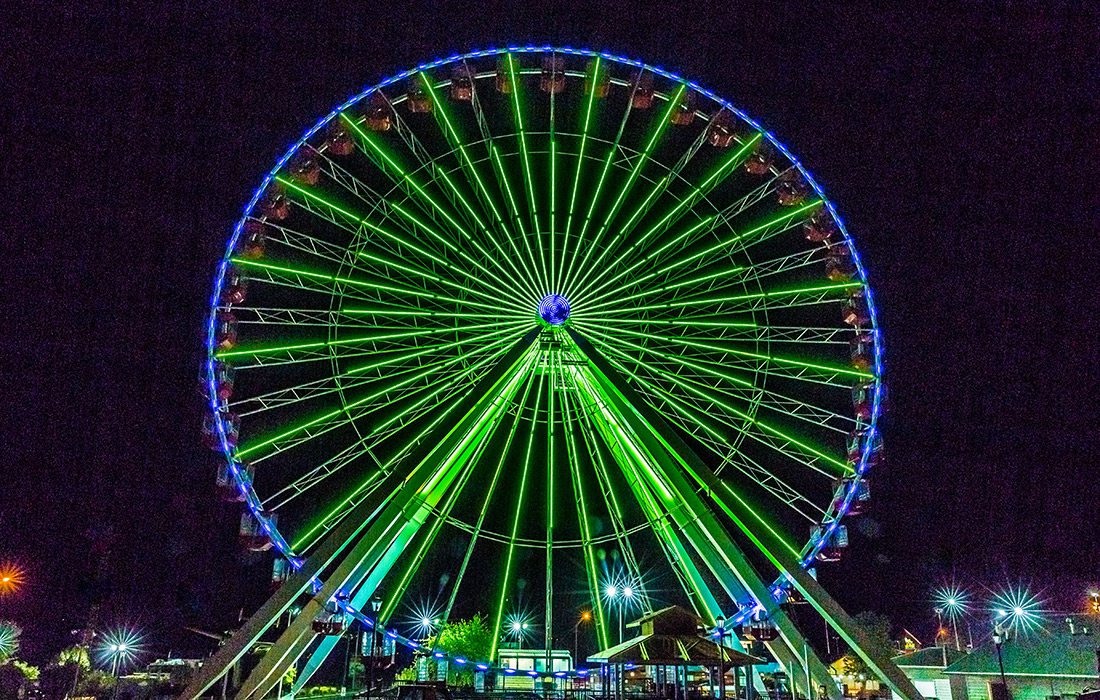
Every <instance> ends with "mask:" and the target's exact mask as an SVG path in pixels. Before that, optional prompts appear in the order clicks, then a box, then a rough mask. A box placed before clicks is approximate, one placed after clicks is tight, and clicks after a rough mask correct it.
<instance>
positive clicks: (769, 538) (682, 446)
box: [568, 328, 922, 700]
mask: <svg viewBox="0 0 1100 700" xmlns="http://www.w3.org/2000/svg"><path fill="white" fill-rule="evenodd" d="M568 331H569V334H570V336H571V337H572V338H573V341H574V342H575V343H576V344H577V346H578V348H579V349H580V350H581V352H583V353H584V354H585V355H586V356H587V357H588V359H589V361H590V362H591V365H592V367H593V368H595V370H596V376H597V377H598V378H599V379H600V382H601V384H602V385H603V387H604V388H605V390H606V391H607V393H608V394H609V395H613V396H615V400H616V401H617V402H619V404H620V407H621V409H622V414H623V416H624V418H627V419H628V420H630V421H631V422H632V423H634V424H636V425H637V426H638V427H639V428H643V429H645V432H649V433H651V434H652V436H653V438H654V439H656V440H658V441H659V442H660V443H661V444H662V445H663V446H664V448H665V450H666V452H667V454H668V455H669V456H670V457H672V458H674V459H675V460H676V461H677V462H678V465H677V466H678V468H679V469H680V470H682V472H683V473H686V474H688V475H690V477H691V478H692V480H693V481H695V483H696V485H697V486H698V487H702V488H703V489H704V490H705V491H706V493H707V495H708V496H709V497H710V498H712V499H714V501H715V503H716V504H717V505H718V506H719V507H720V508H721V509H722V510H723V512H725V514H726V515H727V516H729V517H730V519H731V520H733V521H734V523H735V524H736V525H737V527H738V528H739V529H740V530H741V532H742V533H743V534H744V535H745V536H746V537H748V538H749V540H750V541H752V543H753V544H754V545H755V546H756V547H757V548H758V549H759V550H760V552H761V553H762V554H764V556H765V557H767V558H768V560H769V561H770V562H771V563H772V564H773V565H774V566H775V567H776V568H777V569H778V570H779V572H780V573H781V574H782V575H783V576H785V577H786V578H787V579H788V580H789V581H790V582H791V584H792V585H793V586H794V587H795V589H796V590H798V592H799V593H801V594H802V595H803V597H805V598H806V600H807V601H808V602H809V603H810V604H811V605H812V606H813V608H814V609H815V610H816V611H817V612H818V614H819V615H821V616H822V618H824V619H825V621H826V622H827V623H828V624H829V626H830V627H832V628H833V629H834V630H835V631H836V632H837V634H839V635H840V637H841V638H842V639H843V640H844V641H845V642H846V643H847V644H848V645H849V646H850V647H851V649H852V650H853V651H854V652H855V653H856V654H857V655H858V656H859V657H860V658H861V659H862V660H863V661H864V663H866V664H867V666H868V667H869V668H870V669H871V671H872V672H873V673H874V674H875V675H876V676H878V677H879V678H880V679H882V680H883V681H884V682H885V683H886V684H887V686H888V687H889V688H890V689H891V690H892V691H893V692H894V693H896V694H897V695H898V696H900V697H901V698H903V699H904V700H921V698H922V696H921V694H920V693H919V692H918V691H917V689H916V688H915V687H914V686H913V684H912V682H911V681H910V680H909V678H908V677H906V676H905V674H904V673H902V672H901V669H899V668H898V667H897V666H896V665H895V664H894V662H893V661H892V660H891V659H890V656H889V650H887V649H882V648H879V647H878V646H876V645H875V643H874V642H873V641H872V640H871V639H869V638H868V636H867V635H866V633H864V632H863V630H862V629H861V628H860V627H859V625H858V624H857V623H856V622H855V621H854V620H853V619H852V618H851V616H850V615H848V613H847V612H845V611H844V609H843V608H841V607H840V605H839V604H838V603H837V602H836V601H835V600H833V598H832V596H830V595H829V593H828V592H827V591H826V590H825V588H824V587H823V586H822V585H821V584H819V583H818V582H817V580H816V579H814V578H813V576H811V575H810V574H809V573H808V572H807V571H806V570H805V569H804V568H802V566H801V564H800V562H799V560H798V556H797V552H791V551H790V545H789V544H787V543H786V542H783V541H782V540H781V539H780V537H779V535H778V534H777V533H776V532H774V530H773V529H772V528H770V527H762V528H761V527H758V526H755V525H754V524H752V522H751V521H750V519H749V517H748V515H747V514H746V513H745V506H744V505H743V503H741V502H740V501H739V499H738V498H737V497H736V494H734V493H733V491H732V489H730V488H729V486H728V485H727V484H725V483H724V482H721V481H719V479H718V478H717V477H716V476H715V475H714V473H713V472H711V471H710V469H709V468H708V467H707V466H706V464H705V463H704V462H703V460H702V458H700V457H699V455H698V454H696V453H695V451H694V450H693V449H692V448H691V447H689V446H688V445H687V444H686V443H684V442H683V440H681V439H680V437H679V436H678V435H677V434H676V433H675V431H673V430H672V428H671V427H670V426H669V425H668V424H667V423H665V421H664V419H662V418H661V417H660V416H659V415H658V414H657V413H656V411H653V410H652V409H651V408H649V406H648V405H647V404H646V403H645V402H644V401H643V400H642V399H641V397H640V396H638V395H637V394H636V393H635V392H634V390H633V388H632V387H630V385H628V384H627V383H626V382H625V381H623V380H622V378H621V377H620V376H619V373H618V372H617V371H616V370H615V368H614V367H612V366H611V364H610V363H609V362H607V360H605V359H604V358H603V356H602V355H600V353H599V352H598V351H596V350H595V348H594V347H593V346H592V345H591V344H590V343H588V342H587V341H586V340H585V339H584V338H583V337H581V336H580V334H578V333H577V332H576V331H574V330H573V329H572V328H569V329H568ZM670 471H676V470H675V469H673V470H670ZM731 542H732V540H731Z"/></svg>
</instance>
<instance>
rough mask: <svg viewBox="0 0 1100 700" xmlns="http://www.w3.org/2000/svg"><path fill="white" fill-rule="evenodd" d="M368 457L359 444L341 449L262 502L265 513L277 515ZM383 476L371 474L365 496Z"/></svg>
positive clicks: (366, 485) (368, 454) (366, 482)
mask: <svg viewBox="0 0 1100 700" xmlns="http://www.w3.org/2000/svg"><path fill="white" fill-rule="evenodd" d="M368 456H371V455H370V453H369V452H367V451H366V450H364V449H362V446H361V445H360V444H359V443H358V442H355V443H352V444H350V445H348V446H346V447H344V448H343V449H341V450H340V451H339V452H337V453H336V454H335V455H333V456H332V457H330V458H328V459H326V460H325V461H323V462H321V463H320V464H318V465H317V466H316V467H314V468H312V469H310V470H309V471H308V472H306V473H304V474H302V475H301V476H299V477H298V478H297V479H295V480H294V481H292V482H290V483H288V484H287V485H286V486H283V487H282V488H280V489H279V490H277V491H275V492H274V493H272V494H271V495H270V496H268V497H267V498H265V499H264V500H263V501H262V502H261V505H263V509H264V511H265V512H268V513H277V512H279V510H280V509H282V508H285V507H286V506H288V505H289V504H290V503H291V502H293V501H294V499H296V498H297V497H298V496H301V495H302V494H305V493H309V491H310V489H312V488H314V487H316V486H317V485H319V484H320V483H321V482H323V481H324V480H325V479H327V478H329V477H330V476H333V475H334V474H338V473H340V470H341V469H344V468H345V467H348V466H350V465H352V464H355V463H356V461H358V460H360V459H363V458H365V457H368ZM372 463H373V462H372ZM382 476H383V473H382V471H380V470H377V469H376V470H375V471H373V472H371V473H370V475H369V476H368V477H367V480H366V481H365V482H364V483H363V484H362V490H363V491H366V493H365V494H364V496H369V495H370V493H371V492H372V491H373V490H374V489H375V488H377V487H378V486H379V484H380V482H381V479H382ZM277 499H281V500H277Z"/></svg>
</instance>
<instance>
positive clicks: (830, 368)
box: [596, 324, 875, 380]
mask: <svg viewBox="0 0 1100 700" xmlns="http://www.w3.org/2000/svg"><path fill="white" fill-rule="evenodd" d="M596 327H599V328H603V329H604V330H608V331H612V330H613V332H614V333H622V334H624V335H629V336H633V337H635V338H643V339H653V340H657V341H660V342H665V343H675V344H677V345H684V346H687V347H691V348H699V349H701V350H711V351H714V352H718V353H722V354H725V353H728V354H731V355H737V356H739V357H747V358H749V359H753V360H759V361H761V362H769V363H778V364H783V365H790V366H793V367H801V368H804V369H813V370H818V371H821V372H824V373H826V374H842V375H846V376H850V377H855V378H857V379H864V380H871V379H874V378H875V375H874V374H873V373H871V372H866V371H863V370H859V369H852V368H851V367H840V366H837V365H828V364H821V363H817V362H809V361H806V360H802V359H796V358H793V357H780V356H776V355H770V354H763V353H759V352H751V351H749V350H742V349H738V348H735V347H731V346H729V345H720V344H717V343H711V342H701V341H696V340H692V339H690V338H685V337H683V336H675V335H657V334H654V333H638V332H636V331H631V330H627V329H625V328H619V327H615V328H614V329H612V328H610V327H607V326H603V325H599V324H597V325H596ZM711 337H713V336H711Z"/></svg>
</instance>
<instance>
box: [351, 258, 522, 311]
mask: <svg viewBox="0 0 1100 700" xmlns="http://www.w3.org/2000/svg"><path fill="white" fill-rule="evenodd" d="M357 255H358V256H359V257H361V258H363V259H365V260H370V261H372V262H375V263H377V264H379V265H382V266H383V267H390V268H393V269H395V270H401V271H402V272H407V273H409V274H412V275H416V276H418V277H421V278H423V279H425V280H428V281H430V282H435V283H436V284H440V285H444V286H447V287H450V288H451V289H456V290H458V291H460V292H465V293H466V294H472V295H474V296H478V297H481V298H483V299H489V300H491V301H493V302H495V305H494V304H486V305H484V306H482V308H501V307H502V306H504V307H509V308H511V309H514V310H515V311H516V312H517V313H518V314H519V315H524V314H530V307H529V306H522V305H520V304H517V303H515V302H512V301H511V299H510V298H504V299H501V298H500V296H499V294H497V295H493V294H490V293H488V292H485V291H482V290H480V289H474V288H472V287H466V286H464V285H462V284H459V283H458V282H453V281H451V280H449V279H446V278H444V277H441V276H439V275H435V274H432V273H431V272H428V271H427V270H424V269H422V268H418V267H412V266H410V265H403V264H401V263H398V262H396V261H393V260H387V259H385V258H382V257H379V256H377V255H372V254H370V253H366V252H363V251H359V252H358V253H357ZM421 291H423V292H425V293H428V294H430V292H428V291H427V290H421ZM433 298H435V297H433ZM445 300H446V299H445ZM461 303H462V304H463V305H464V306H468V305H471V302H470V301H469V300H468V299H465V300H463V301H462V302H461Z"/></svg>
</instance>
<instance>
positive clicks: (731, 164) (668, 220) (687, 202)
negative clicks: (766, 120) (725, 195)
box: [589, 132, 763, 293]
mask: <svg viewBox="0 0 1100 700" xmlns="http://www.w3.org/2000/svg"><path fill="white" fill-rule="evenodd" d="M762 136H763V134H761V133H759V132H757V133H755V134H753V136H752V137H751V138H749V139H748V140H746V141H745V143H744V144H743V145H742V146H741V148H739V149H737V150H736V151H734V152H733V153H732V154H731V155H730V156H729V157H728V158H726V160H724V161H723V162H722V163H721V164H720V165H719V166H718V167H717V168H716V169H715V170H714V171H713V172H712V173H711V174H710V175H709V176H708V177H707V178H706V179H705V180H703V182H702V183H700V184H699V185H698V186H697V187H692V188H691V191H690V192H689V194H688V196H686V197H684V198H683V199H681V200H680V201H679V202H677V204H676V205H675V206H673V207H672V208H671V209H669V210H668V211H667V212H666V213H665V215H664V216H663V217H661V219H659V220H658V221H657V222H656V223H655V224H654V225H653V226H651V227H650V228H649V229H648V230H647V231H646V232H645V233H643V234H642V235H641V236H640V237H638V238H637V239H632V238H631V237H630V236H629V235H628V234H629V233H630V232H631V231H633V229H634V226H635V225H637V223H638V221H640V217H641V216H642V214H643V213H644V212H645V211H646V209H645V208H642V207H639V208H638V209H637V210H636V211H635V213H634V216H633V217H631V219H630V220H629V221H627V223H626V225H625V226H624V227H623V229H622V232H621V240H624V241H626V240H630V245H629V246H628V247H627V248H626V249H625V250H624V252H623V254H622V255H621V257H622V259H624V260H629V259H630V258H632V257H633V254H634V252H635V251H639V252H640V251H643V250H645V249H646V248H645V245H646V243H647V242H648V241H649V240H650V238H652V237H653V236H654V235H659V234H662V233H664V232H665V231H667V230H668V229H669V228H670V227H671V226H672V225H674V224H675V223H676V222H678V221H679V220H680V219H681V218H682V217H683V216H684V215H686V214H687V213H688V212H689V211H690V209H691V206H692V205H694V204H695V203H697V202H699V201H700V200H701V199H702V198H703V197H705V196H706V195H707V193H709V192H710V191H711V190H713V189H714V188H715V187H717V186H718V185H719V184H720V183H721V182H722V181H723V180H725V179H726V177H728V176H729V175H730V174H731V173H733V172H735V171H736V169H737V167H738V166H739V165H741V164H742V163H743V162H744V161H745V159H746V158H747V157H748V156H749V155H750V154H751V153H752V149H753V148H754V146H755V145H756V143H757V142H758V141H759V140H760V139H761V137H762ZM665 186H666V187H667V183H665ZM654 191H655V192H656V191H657V190H656V189H655V190H654ZM715 218H717V217H716V216H711V217H708V220H714V219H715ZM692 232H694V231H692ZM688 235H690V234H688ZM685 237H686V236H685ZM678 241H679V239H673V240H672V241H670V242H669V243H666V244H665V245H664V246H662V247H660V248H658V249H657V250H655V251H653V252H652V253H648V254H647V255H646V256H645V257H643V258H642V259H641V260H639V261H638V262H639V263H642V262H645V261H648V260H649V259H651V258H652V257H656V256H658V255H660V254H661V253H662V252H663V251H664V250H666V249H667V248H669V247H671V246H672V245H674V244H675V243H677V242H678ZM612 269H613V267H612V266H608V267H607V268H604V269H602V270H599V274H598V275H597V276H596V277H595V278H593V279H592V282H591V283H590V284H589V286H590V287H595V285H596V284H597V283H598V282H599V281H600V279H602V278H603V277H604V275H606V274H607V273H608V272H610V271H611V270H612ZM630 269H631V270H633V269H637V265H634V266H631V268H630ZM622 276H623V275H622V274H620V275H619V276H617V277H615V278H614V279H612V280H610V281H609V282H607V283H605V284H604V285H601V286H599V287H595V288H594V289H593V293H596V292H599V291H600V290H602V289H604V288H606V287H607V286H608V284H612V283H614V282H615V281H617V280H618V279H621V278H622Z"/></svg>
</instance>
